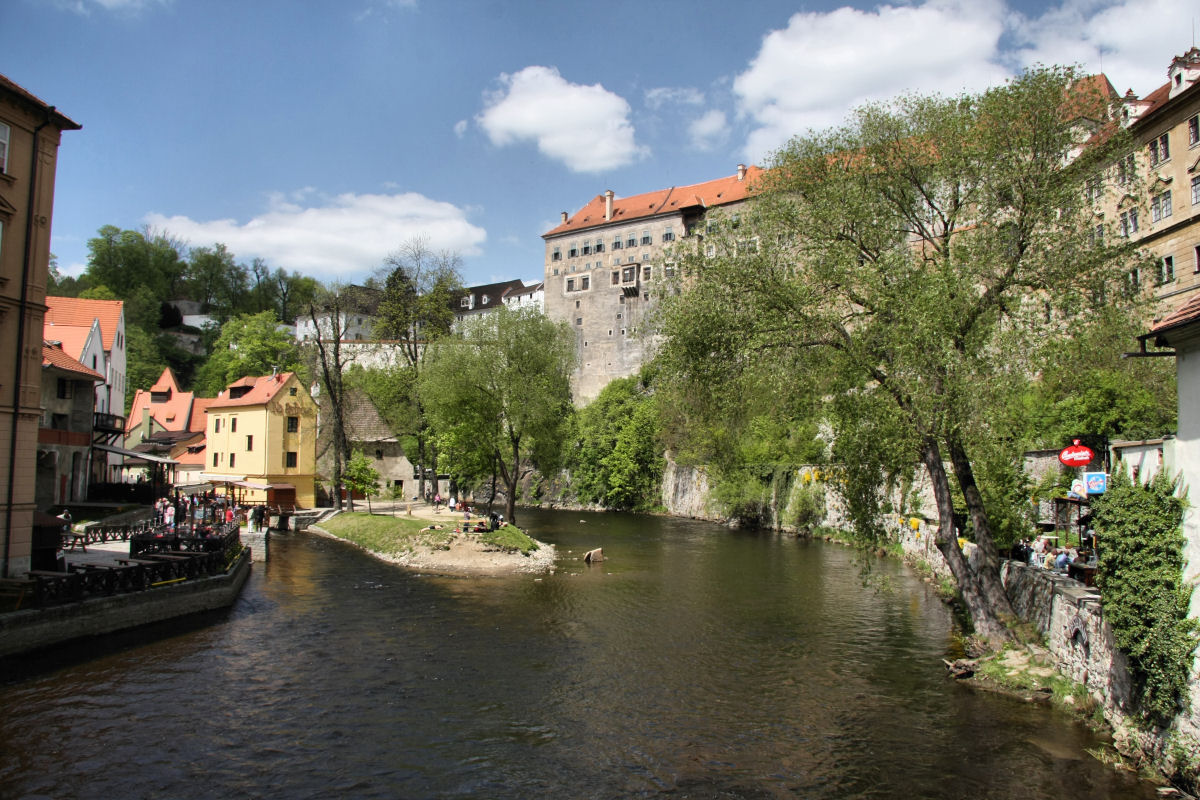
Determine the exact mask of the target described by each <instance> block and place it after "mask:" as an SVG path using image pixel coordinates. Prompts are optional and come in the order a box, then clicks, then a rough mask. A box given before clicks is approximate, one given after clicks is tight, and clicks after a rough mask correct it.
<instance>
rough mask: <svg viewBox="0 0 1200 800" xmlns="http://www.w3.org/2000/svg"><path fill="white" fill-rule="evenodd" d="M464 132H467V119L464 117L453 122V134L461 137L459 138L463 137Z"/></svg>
mask: <svg viewBox="0 0 1200 800" xmlns="http://www.w3.org/2000/svg"><path fill="white" fill-rule="evenodd" d="M466 133H467V121H466V120H465V119H460V120H459V121H458V122H456V123H454V135H455V136H457V137H458V138H459V139H461V138H463V136H465V135H466Z"/></svg>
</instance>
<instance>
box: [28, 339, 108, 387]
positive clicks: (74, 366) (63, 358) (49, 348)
mask: <svg viewBox="0 0 1200 800" xmlns="http://www.w3.org/2000/svg"><path fill="white" fill-rule="evenodd" d="M47 367H55V368H57V369H61V370H64V371H66V372H73V373H75V374H77V375H80V376H82V377H85V378H91V379H92V380H94V381H103V380H104V376H103V375H101V374H100V373H99V372H96V370H94V369H89V368H88V367H85V366H84V365H83V364H80V363H79V362H78V361H76V360H75V359H73V358H71V357H70V356H69V355H67V354H66V353H65V352H63V349H62V348H61V347H58V346H55V345H49V344H42V369H46V368H47Z"/></svg>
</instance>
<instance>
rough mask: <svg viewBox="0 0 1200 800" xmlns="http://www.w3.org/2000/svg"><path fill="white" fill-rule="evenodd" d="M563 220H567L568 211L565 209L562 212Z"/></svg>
mask: <svg viewBox="0 0 1200 800" xmlns="http://www.w3.org/2000/svg"><path fill="white" fill-rule="evenodd" d="M562 221H563V222H564V223H565V222H566V221H567V212H565V211H564V212H562Z"/></svg>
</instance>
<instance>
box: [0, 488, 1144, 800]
mask: <svg viewBox="0 0 1200 800" xmlns="http://www.w3.org/2000/svg"><path fill="white" fill-rule="evenodd" d="M521 523H522V525H523V526H525V527H528V529H529V530H530V532H531V533H532V534H533V535H534V536H535V537H537V538H539V539H542V540H543V541H548V542H552V543H554V544H556V545H557V546H558V548H559V551H560V552H559V560H558V570H557V572H556V573H555V574H553V575H547V576H543V577H540V578H539V577H536V576H531V575H519V576H513V577H511V578H493V579H467V578H449V577H437V576H430V575H416V574H411V573H408V572H405V571H403V570H401V569H399V568H397V567H393V566H391V565H388V564H385V563H382V562H379V561H376V560H375V559H372V558H370V557H368V556H366V555H364V554H363V553H361V552H360V551H358V550H356V549H354V548H353V547H350V546H348V545H345V544H343V543H341V542H337V541H331V540H329V539H325V538H320V537H317V536H315V535H309V534H303V533H302V534H285V535H282V536H279V537H276V538H275V539H273V541H272V550H271V561H270V562H269V563H267V564H256V565H255V567H254V570H255V571H254V574H253V575H252V577H251V578H250V580H249V582H248V583H247V585H246V588H245V590H244V592H243V594H242V597H241V598H240V600H239V601H238V603H237V604H236V605H235V606H234V607H233V608H232V609H230V610H229V611H227V612H222V613H219V614H212V615H207V616H205V617H203V618H201V619H196V620H191V621H189V622H188V623H186V624H179V623H173V624H169V625H161V626H156V627H153V628H151V629H142V630H139V631H135V632H131V633H126V634H122V635H119V636H116V637H112V638H111V639H109V640H105V641H104V642H103V643H102V644H99V645H98V644H95V643H93V644H89V645H84V646H73V647H69V648H60V649H58V650H55V651H52V652H49V653H46V654H42V655H40V656H37V657H33V658H25V659H22V660H20V661H12V662H9V663H7V664H4V665H3V667H2V668H3V670H4V672H3V673H2V674H0V797H3V798H10V797H11V798H20V797H30V798H32V797H48V798H75V797H78V798H103V799H104V800H116V798H121V800H125V799H126V798H231V797H238V798H240V797H262V796H272V797H281V798H289V800H290V799H293V798H360V797H361V798H426V797H430V798H433V797H441V798H456V797H462V798H530V797H554V798H559V797H571V798H623V797H679V798H710V797H729V798H777V797H812V798H824V799H826V800H828V799H829V798H972V800H975V799H976V798H1014V800H1015V799H1016V798H1019V799H1020V800H1033V799H1034V798H1053V799H1054V800H1061V799H1062V798H1088V800H1102V799H1103V798H1122V800H1125V799H1127V798H1143V797H1144V798H1151V797H1154V796H1155V793H1154V788H1153V787H1152V786H1150V785H1149V784H1147V783H1144V782H1140V781H1138V780H1137V779H1136V778H1134V777H1132V776H1130V775H1129V774H1127V773H1122V772H1118V771H1115V770H1113V769H1112V768H1110V767H1107V766H1104V765H1103V764H1101V763H1100V762H1098V761H1097V760H1096V759H1094V758H1093V757H1092V756H1090V755H1088V753H1087V751H1088V750H1091V749H1095V748H1097V747H1099V746H1100V744H1099V742H1097V741H1096V739H1095V738H1094V737H1093V735H1092V734H1091V733H1090V732H1089V731H1087V730H1086V729H1085V728H1084V727H1083V726H1081V725H1079V724H1077V723H1075V722H1073V721H1071V720H1070V719H1068V718H1066V717H1065V716H1063V715H1061V714H1057V713H1055V712H1053V711H1051V710H1049V709H1047V708H1045V707H1041V706H1035V705H1030V704H1025V703H1021V702H1019V701H1016V700H1013V699H1009V698H1006V697H1001V696H997V695H992V694H988V693H983V692H978V691H974V690H972V689H971V688H968V687H966V686H962V685H959V684H956V683H954V682H953V681H951V680H948V679H947V678H946V677H945V674H944V672H945V671H944V669H943V667H942V664H941V661H940V659H941V657H942V656H943V655H945V654H946V653H947V652H948V651H949V650H950V649H951V648H952V646H953V633H952V629H953V625H952V620H951V618H950V615H949V614H948V612H947V610H946V609H945V608H944V607H943V605H942V604H941V603H940V602H939V601H938V600H937V598H936V597H935V596H934V594H933V592H932V591H931V590H930V589H929V588H928V587H927V586H926V585H925V584H923V583H922V582H920V581H919V580H918V579H917V578H916V577H915V576H914V575H913V574H912V573H911V572H909V571H908V570H907V569H905V568H904V567H902V566H900V565H898V564H895V563H893V562H891V561H887V560H879V561H873V562H872V564H871V567H872V569H871V571H870V579H869V580H868V581H866V582H865V583H864V576H863V572H862V569H861V567H860V563H859V562H858V561H857V559H856V557H855V555H854V553H853V552H852V551H851V550H850V549H848V548H845V547H841V546H837V545H830V544H826V543H824V542H804V541H798V540H796V539H794V538H791V537H776V536H773V535H767V534H761V533H745V532H730V531H728V530H726V529H724V528H721V527H718V526H715V525H711V524H708V523H703V522H696V521H690V520H676V519H668V518H659V517H647V516H639V515H629V514H587V513H579V512H541V511H522V513H521ZM593 547H603V548H604V552H605V555H606V558H607V560H605V561H604V562H603V563H601V564H597V565H594V566H591V567H588V566H587V565H585V564H583V563H582V562H581V561H579V560H578V557H579V556H580V555H581V554H582V552H583V551H584V550H587V549H590V548H593Z"/></svg>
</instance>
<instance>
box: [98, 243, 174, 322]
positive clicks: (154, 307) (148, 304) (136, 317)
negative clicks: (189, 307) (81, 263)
mask: <svg viewBox="0 0 1200 800" xmlns="http://www.w3.org/2000/svg"><path fill="white" fill-rule="evenodd" d="M182 251H183V245H182V243H181V242H178V241H176V240H174V239H172V238H170V237H169V236H168V235H167V234H165V233H157V232H154V231H151V230H149V229H146V230H143V231H130V230H121V229H120V228H118V227H116V226H115V225H105V226H103V227H102V228H100V230H99V231H97V236H96V237H94V238H92V239H89V240H88V263H87V268H86V270H85V271H84V274H83V276H81V278H80V280H79V282H78V284H77V286H78V289H79V291H80V292H81V294H80V296H83V294H82V293H83V292H84V291H85V290H87V289H90V288H93V287H99V286H106V287H108V289H110V290H111V291H112V293H113V295H114V296H115V297H116V298H117V299H120V300H124V301H125V303H126V308H125V324H126V325H127V326H128V325H138V326H140V327H142V328H144V329H145V330H147V331H153V330H155V329H156V328H157V327H158V306H159V303H160V302H161V301H162V300H164V299H171V298H175V297H178V296H179V294H180V292H181V290H182V288H183V276H184V272H185V270H186V267H187V264H186V262H185V261H184V260H183V258H182V256H181V255H180V254H181V253H182Z"/></svg>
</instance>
